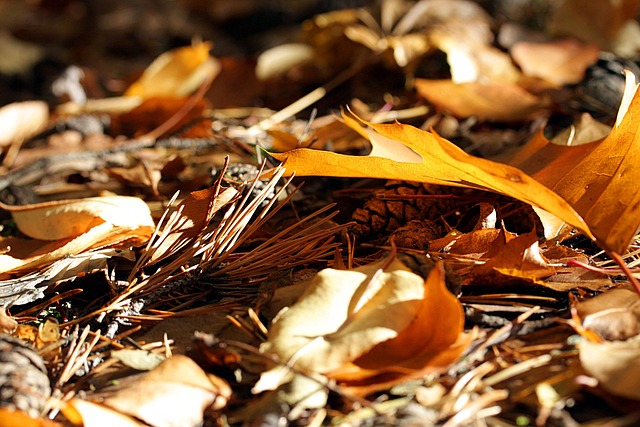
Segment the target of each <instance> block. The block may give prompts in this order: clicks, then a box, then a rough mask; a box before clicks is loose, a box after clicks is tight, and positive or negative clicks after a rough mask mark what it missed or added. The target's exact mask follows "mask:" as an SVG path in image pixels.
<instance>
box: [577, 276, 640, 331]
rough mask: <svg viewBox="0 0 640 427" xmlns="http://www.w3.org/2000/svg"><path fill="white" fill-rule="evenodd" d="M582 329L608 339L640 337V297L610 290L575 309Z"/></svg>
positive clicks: (583, 302) (617, 290) (628, 292)
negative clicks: (639, 335)
mask: <svg viewBox="0 0 640 427" xmlns="http://www.w3.org/2000/svg"><path fill="white" fill-rule="evenodd" d="M576 308H577V311H578V316H579V317H580V319H581V322H582V326H583V327H585V328H587V329H589V330H591V331H593V332H595V333H597V334H598V336H600V337H601V338H603V339H605V340H609V341H613V340H625V339H627V338H630V337H633V336H635V335H638V334H640V295H638V293H637V292H634V291H632V290H631V289H623V288H620V289H611V290H608V291H607V292H603V293H602V294H600V295H598V296H595V297H593V298H590V299H588V300H586V301H582V302H580V303H578V304H577V306H576Z"/></svg>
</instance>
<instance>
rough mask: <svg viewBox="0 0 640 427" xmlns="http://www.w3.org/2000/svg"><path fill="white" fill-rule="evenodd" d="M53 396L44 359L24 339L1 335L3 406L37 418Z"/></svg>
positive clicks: (0, 398) (0, 403) (0, 379)
mask: <svg viewBox="0 0 640 427" xmlns="http://www.w3.org/2000/svg"><path fill="white" fill-rule="evenodd" d="M50 395H51V385H50V384H49V378H48V376H47V368H46V367H45V365H44V361H43V360H42V358H41V357H40V356H39V355H38V354H37V353H36V352H35V351H34V350H33V349H32V348H31V347H30V346H29V345H28V344H27V343H25V342H24V341H22V340H21V339H19V338H15V337H12V336H10V335H5V334H0V407H2V408H7V409H10V410H18V411H22V412H24V413H26V414H27V415H29V416H30V417H32V418H37V417H39V416H40V415H41V413H42V411H43V410H44V407H45V403H46V401H47V399H48V398H49V396H50Z"/></svg>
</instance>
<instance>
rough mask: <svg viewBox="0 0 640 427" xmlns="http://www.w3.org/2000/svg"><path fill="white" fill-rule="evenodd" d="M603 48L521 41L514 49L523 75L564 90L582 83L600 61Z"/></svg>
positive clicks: (569, 42) (566, 42)
mask: <svg viewBox="0 0 640 427" xmlns="http://www.w3.org/2000/svg"><path fill="white" fill-rule="evenodd" d="M599 53H600V48H599V47H598V46H596V45H593V44H585V43H581V42H579V41H578V40H574V39H565V40H557V41H552V42H545V43H535V42H528V41H521V42H518V43H516V44H515V45H513V46H512V48H511V56H512V57H513V60H514V61H515V62H516V63H517V64H518V65H519V66H520V68H521V69H522V72H523V73H524V74H526V75H527V76H530V77H539V78H541V79H544V80H546V81H548V82H550V83H553V84H555V85H558V86H561V85H565V84H574V83H578V82H579V81H580V80H582V78H583V77H584V73H585V71H586V69H587V67H589V65H591V64H593V63H594V62H596V61H597V60H598V54H599Z"/></svg>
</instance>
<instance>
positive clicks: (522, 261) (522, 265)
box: [471, 232, 556, 282]
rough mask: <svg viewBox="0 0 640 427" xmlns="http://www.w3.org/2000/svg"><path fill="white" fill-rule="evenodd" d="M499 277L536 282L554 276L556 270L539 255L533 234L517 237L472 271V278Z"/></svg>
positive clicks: (536, 241) (536, 238)
mask: <svg viewBox="0 0 640 427" xmlns="http://www.w3.org/2000/svg"><path fill="white" fill-rule="evenodd" d="M492 272H497V273H499V274H501V275H505V276H511V277H516V278H523V279H527V280H532V281H534V282H536V281H537V280H538V279H542V278H544V277H549V276H552V275H554V274H555V272H556V270H555V269H554V268H553V267H551V266H550V265H549V263H548V261H547V260H546V259H545V258H544V257H543V256H542V254H541V253H540V246H539V245H538V237H537V236H536V234H535V232H532V233H527V234H522V235H520V236H517V237H515V238H513V239H511V240H509V242H507V243H506V244H505V245H501V248H500V250H499V251H498V252H497V253H494V254H493V256H492V257H491V258H490V259H489V260H488V261H487V262H485V263H484V264H482V265H480V266H477V267H475V268H474V269H473V270H472V273H471V274H472V275H473V276H476V277H478V276H483V275H490V274H491V273H492Z"/></svg>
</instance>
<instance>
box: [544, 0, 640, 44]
mask: <svg viewBox="0 0 640 427" xmlns="http://www.w3.org/2000/svg"><path fill="white" fill-rule="evenodd" d="M639 7H640V3H639V2H638V1H637V0H623V1H619V0H604V1H598V2H588V3H586V2H583V1H581V0H564V1H562V2H560V3H558V5H557V7H554V8H553V12H552V13H551V15H550V17H549V23H548V29H549V31H550V32H551V33H553V34H557V35H560V36H567V35H571V36H574V37H576V38H578V39H581V40H586V41H589V42H594V43H597V44H598V45H600V46H603V47H605V48H607V47H609V44H610V43H611V41H612V39H613V38H614V37H615V36H616V34H617V33H618V31H620V29H621V28H622V27H623V25H624V24H625V23H626V22H627V21H629V20H634V19H635V18H636V16H637V15H638V10H639Z"/></svg>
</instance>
